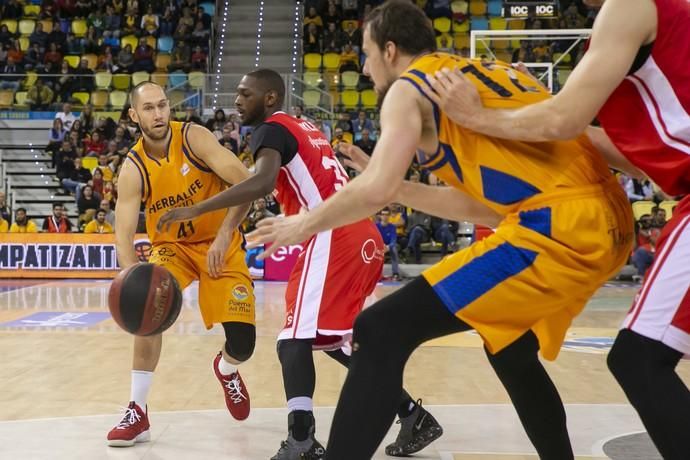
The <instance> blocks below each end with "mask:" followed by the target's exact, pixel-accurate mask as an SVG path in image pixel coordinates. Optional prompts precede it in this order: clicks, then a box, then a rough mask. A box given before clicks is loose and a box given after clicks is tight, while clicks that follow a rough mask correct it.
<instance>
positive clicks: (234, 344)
mask: <svg viewBox="0 0 690 460" xmlns="http://www.w3.org/2000/svg"><path fill="white" fill-rule="evenodd" d="M223 329H224V330H225V352H226V353H227V354H228V355H230V357H232V358H234V359H236V360H237V361H239V362H243V361H246V360H248V359H249V358H251V356H252V354H254V346H255V345H256V326H254V325H253V324H248V323H235V322H227V323H223Z"/></svg>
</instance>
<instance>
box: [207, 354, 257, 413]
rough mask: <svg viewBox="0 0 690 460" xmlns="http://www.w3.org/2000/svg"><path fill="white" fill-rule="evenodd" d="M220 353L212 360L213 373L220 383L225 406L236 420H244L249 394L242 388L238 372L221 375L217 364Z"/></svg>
mask: <svg viewBox="0 0 690 460" xmlns="http://www.w3.org/2000/svg"><path fill="white" fill-rule="evenodd" d="M221 357H222V353H218V356H216V359H214V360H213V372H215V374H216V378H218V380H219V381H220V385H221V386H222V387H223V394H224V395H225V405H226V406H228V410H229V411H230V414H232V416H233V417H235V419H236V420H244V419H246V418H247V417H249V393H248V392H247V388H246V387H245V386H244V382H243V381H242V377H241V376H240V372H239V371H237V372H235V373H234V374H230V375H223V374H221V373H220V371H219V370H218V363H219V362H220V358H221Z"/></svg>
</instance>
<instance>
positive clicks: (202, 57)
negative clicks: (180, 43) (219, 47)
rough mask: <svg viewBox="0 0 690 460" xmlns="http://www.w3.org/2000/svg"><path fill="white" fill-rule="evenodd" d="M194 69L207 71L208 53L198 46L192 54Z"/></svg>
mask: <svg viewBox="0 0 690 460" xmlns="http://www.w3.org/2000/svg"><path fill="white" fill-rule="evenodd" d="M192 68H194V69H197V70H206V53H204V51H203V50H202V49H201V46H198V45H197V46H196V47H195V48H194V52H193V53H192Z"/></svg>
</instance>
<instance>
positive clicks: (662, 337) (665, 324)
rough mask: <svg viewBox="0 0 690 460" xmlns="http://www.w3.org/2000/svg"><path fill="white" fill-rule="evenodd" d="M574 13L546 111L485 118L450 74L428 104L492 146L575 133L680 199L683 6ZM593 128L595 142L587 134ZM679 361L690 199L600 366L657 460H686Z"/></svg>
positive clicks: (688, 120)
mask: <svg viewBox="0 0 690 460" xmlns="http://www.w3.org/2000/svg"><path fill="white" fill-rule="evenodd" d="M585 3H588V4H589V5H590V6H600V5H601V4H602V3H603V4H604V5H603V7H602V9H601V11H600V12H599V15H598V17H597V19H596V21H595V22H594V28H593V33H592V38H591V41H590V44H589V49H588V51H587V53H586V54H585V56H584V57H583V59H582V61H581V62H580V63H579V64H578V66H577V67H576V68H575V70H574V71H573V73H572V74H571V76H570V78H569V79H568V81H567V83H566V84H565V86H564V88H563V89H562V91H561V92H560V93H559V94H558V95H557V96H556V97H554V98H553V99H549V100H547V101H544V102H542V103H539V104H535V105H532V106H528V107H525V108H522V109H519V110H490V109H486V108H484V107H482V105H481V103H480V102H479V97H478V95H477V94H476V90H475V89H474V86H472V84H471V83H468V82H467V81H465V78H464V77H463V76H462V75H461V74H459V72H457V71H453V70H451V69H448V71H446V72H442V73H439V74H438V75H436V76H435V78H432V79H431V80H430V85H431V88H433V91H432V90H430V89H429V93H428V94H429V96H430V97H432V98H433V99H434V100H435V101H436V102H438V103H439V104H440V105H441V109H442V110H443V111H444V112H445V113H446V114H447V115H449V116H450V117H451V118H452V119H453V120H454V121H456V122H458V123H460V124H462V125H464V126H466V127H468V128H469V129H472V130H474V131H479V132H482V133H484V134H487V135H490V136H494V137H502V138H505V139H515V140H522V141H532V142H539V141H550V140H556V139H568V138H572V137H575V135H577V134H578V133H580V132H582V131H584V130H585V129H586V130H587V132H588V134H589V135H590V138H591V139H592V141H593V142H594V143H595V144H596V145H597V147H599V149H600V150H601V151H602V153H603V154H604V156H605V157H606V158H607V159H608V160H609V163H610V164H611V165H612V166H616V167H618V168H619V169H624V170H626V169H627V170H628V171H630V170H633V171H634V169H635V168H634V167H637V168H639V170H640V171H642V172H643V173H644V174H645V175H647V176H649V177H650V178H651V179H652V180H653V181H654V182H656V183H657V184H658V185H659V186H660V187H661V188H662V189H663V190H664V191H665V192H666V193H668V194H671V195H687V194H689V193H690V85H689V84H688V81H690V66H689V65H688V62H690V27H688V24H690V2H689V1H688V0H636V1H634V2H631V1H630V0H606V2H605V3H604V2H603V1H602V0H585ZM597 116H598V119H599V121H600V122H601V126H602V128H603V130H601V129H596V128H591V127H588V125H589V123H590V122H591V121H592V120H593V119H594V118H595V117H597ZM621 154H622V155H621ZM631 163H632V165H634V167H633V166H632V165H631ZM683 355H690V196H686V197H685V198H684V199H683V200H682V201H681V202H680V203H679V204H678V206H677V208H676V210H675V212H674V213H673V217H672V218H671V220H670V222H669V223H667V224H666V227H665V228H664V230H663V232H662V234H661V237H660V239H659V241H658V245H657V255H656V260H655V261H654V264H653V265H652V268H651V269H650V271H649V272H648V276H647V279H646V280H645V283H644V284H643V286H642V289H641V291H640V292H639V294H638V296H637V297H636V299H635V301H634V303H633V306H632V308H631V310H630V313H629V314H628V316H627V318H626V319H625V321H624V322H623V327H622V330H621V331H620V333H619V334H618V337H617V338H616V341H615V343H614V345H613V348H612V350H611V352H610V353H609V357H608V364H609V368H610V369H611V371H612V372H613V374H614V376H615V377H616V379H617V380H618V382H619V383H620V385H621V386H622V387H623V390H624V391H625V393H626V395H627V396H628V399H629V400H630V402H631V403H632V405H633V406H634V407H635V409H636V410H637V412H638V413H639V415H640V417H641V418H642V421H643V422H644V425H645V427H646V428H647V431H648V432H649V434H650V436H651V437H652V439H653V441H654V443H655V444H656V446H657V447H658V449H659V451H660V452H661V454H662V456H663V457H664V458H665V459H687V458H690V437H688V436H687V430H688V427H690V391H688V388H687V386H686V385H685V384H684V383H683V382H682V380H681V379H680V377H679V376H678V374H677V373H676V372H675V368H676V366H677V364H678V362H679V361H680V359H681V358H682V357H683Z"/></svg>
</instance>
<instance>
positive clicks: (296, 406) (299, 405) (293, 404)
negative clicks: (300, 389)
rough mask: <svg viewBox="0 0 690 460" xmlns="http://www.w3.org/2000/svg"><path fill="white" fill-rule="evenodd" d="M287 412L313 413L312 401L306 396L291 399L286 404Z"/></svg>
mask: <svg viewBox="0 0 690 460" xmlns="http://www.w3.org/2000/svg"><path fill="white" fill-rule="evenodd" d="M287 406H288V412H294V411H296V410H304V411H309V412H313V411H314V401H313V400H312V399H311V398H308V397H306V396H298V397H296V398H291V399H289V400H288V402H287Z"/></svg>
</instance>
